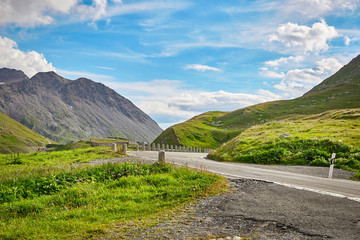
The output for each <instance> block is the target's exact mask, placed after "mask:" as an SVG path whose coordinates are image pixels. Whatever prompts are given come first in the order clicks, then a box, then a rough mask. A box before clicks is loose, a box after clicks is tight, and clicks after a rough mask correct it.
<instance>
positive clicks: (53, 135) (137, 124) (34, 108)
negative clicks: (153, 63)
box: [0, 68, 162, 142]
mask: <svg viewBox="0 0 360 240" xmlns="http://www.w3.org/2000/svg"><path fill="white" fill-rule="evenodd" d="M24 75H25V74H23V73H22V72H21V71H18V70H11V69H6V68H3V69H0V82H2V84H1V85H0V111H1V112H3V113H5V114H6V115H8V116H10V117H11V118H13V119H15V120H17V121H19V122H21V123H22V124H24V125H25V126H27V127H29V128H30V129H32V130H34V131H35V132H37V133H39V134H41V135H43V136H45V137H48V138H50V139H52V140H54V141H57V142H68V141H76V140H79V139H86V138H91V137H109V136H111V137H123V138H128V139H131V140H136V141H152V140H153V139H154V138H156V137H157V136H158V135H159V134H160V133H161V132H162V129H161V128H160V127H159V126H158V124H157V123H156V122H155V121H154V120H152V119H151V118H150V117H149V116H148V115H146V114H145V113H144V112H142V111H141V110H140V109H139V108H138V107H136V106H135V105H134V104H133V103H131V102H130V101H129V100H128V99H126V98H124V97H123V96H121V95H119V94H118V93H116V92H115V91H114V90H112V89H110V88H108V87H106V86H105V85H103V84H101V83H96V82H94V81H92V80H90V79H86V78H79V79H77V80H69V79H66V78H63V77H61V76H59V75H57V74H56V73H55V72H42V73H38V74H36V75H35V76H33V77H32V78H30V79H29V78H28V77H26V76H24Z"/></svg>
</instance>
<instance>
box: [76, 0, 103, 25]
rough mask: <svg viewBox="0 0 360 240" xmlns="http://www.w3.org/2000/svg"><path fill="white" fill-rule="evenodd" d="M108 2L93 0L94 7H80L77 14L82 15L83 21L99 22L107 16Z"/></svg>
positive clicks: (77, 8)
mask: <svg viewBox="0 0 360 240" xmlns="http://www.w3.org/2000/svg"><path fill="white" fill-rule="evenodd" d="M106 8H107V0H93V4H92V5H85V4H83V5H79V6H77V7H76V12H77V13H79V14H80V16H81V17H82V19H89V18H90V19H91V20H93V21H96V20H99V19H101V18H102V17H104V16H106V14H107V9H106Z"/></svg>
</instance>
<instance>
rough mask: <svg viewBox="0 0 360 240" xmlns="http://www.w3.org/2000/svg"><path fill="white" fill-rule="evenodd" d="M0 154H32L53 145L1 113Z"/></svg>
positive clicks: (48, 140)
mask: <svg viewBox="0 0 360 240" xmlns="http://www.w3.org/2000/svg"><path fill="white" fill-rule="evenodd" d="M0 126H1V127H0V153H24V152H32V151H34V150H36V149H38V148H39V147H44V146H45V145H46V144H49V143H51V141H50V139H47V138H45V137H43V136H41V135H39V134H37V133H35V132H34V131H32V130H30V129H29V128H27V127H25V126H24V125H22V124H21V123H19V122H17V121H15V120H14V119H12V118H10V117H8V116H6V115H5V114H3V113H0Z"/></svg>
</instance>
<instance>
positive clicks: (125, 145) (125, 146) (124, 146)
mask: <svg viewBox="0 0 360 240" xmlns="http://www.w3.org/2000/svg"><path fill="white" fill-rule="evenodd" d="M126 152H127V144H126V143H123V145H122V153H124V154H126Z"/></svg>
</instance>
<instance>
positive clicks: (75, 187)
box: [0, 150, 227, 239]
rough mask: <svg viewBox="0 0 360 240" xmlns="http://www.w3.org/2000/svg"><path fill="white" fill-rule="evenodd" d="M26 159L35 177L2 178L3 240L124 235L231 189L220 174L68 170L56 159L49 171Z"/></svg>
mask: <svg viewBox="0 0 360 240" xmlns="http://www.w3.org/2000/svg"><path fill="white" fill-rule="evenodd" d="M77 151H80V150H77ZM77 151H71V152H77ZM48 154H49V155H51V154H52V153H48ZM67 154H70V153H67ZM26 161H29V160H24V162H25V163H26V164H27V165H28V166H30V169H31V171H32V174H27V175H24V176H18V174H17V172H16V171H12V172H11V173H10V174H9V176H7V177H2V178H1V179H0V239H91V238H95V237H100V236H101V235H106V234H108V233H109V232H111V231H113V230H114V228H117V229H120V234H119V236H120V237H121V228H122V227H121V226H123V227H124V226H127V225H128V224H129V223H131V222H132V223H136V222H137V223H138V224H149V225H151V224H156V222H158V221H161V219H164V218H166V216H168V215H169V214H172V213H173V212H174V211H176V209H178V208H179V206H183V205H184V204H187V203H189V202H191V201H195V200H196V199H197V198H199V197H206V196H210V195H214V194H217V193H220V192H223V191H224V189H225V188H226V186H227V185H226V181H224V179H223V178H222V177H219V176H217V175H214V174H210V173H207V172H200V171H195V170H189V169H187V168H178V167H173V166H169V165H166V166H157V165H136V164H130V163H125V164H121V165H119V164H117V165H115V164H103V165H95V166H90V165H81V166H77V167H74V165H72V166H70V167H68V166H67V165H70V164H66V166H65V165H63V164H59V161H60V160H55V159H51V158H50V159H49V160H44V162H49V163H48V166H57V167H56V168H52V170H51V171H47V172H45V173H43V172H41V171H42V170H43V168H41V164H39V162H38V161H39V160H38V161H34V162H33V163H30V162H26ZM69 161H71V160H70V158H69V159H68V160H67V162H69ZM44 162H43V163H44ZM13 166H14V165H3V167H2V168H5V169H6V168H8V167H13ZM15 166H17V167H20V168H21V164H20V165H15ZM39 169H40V171H39ZM39 172H40V173H41V174H39ZM159 218H160V220H159ZM119 226H120V228H119ZM125 228H126V227H124V230H125Z"/></svg>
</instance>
